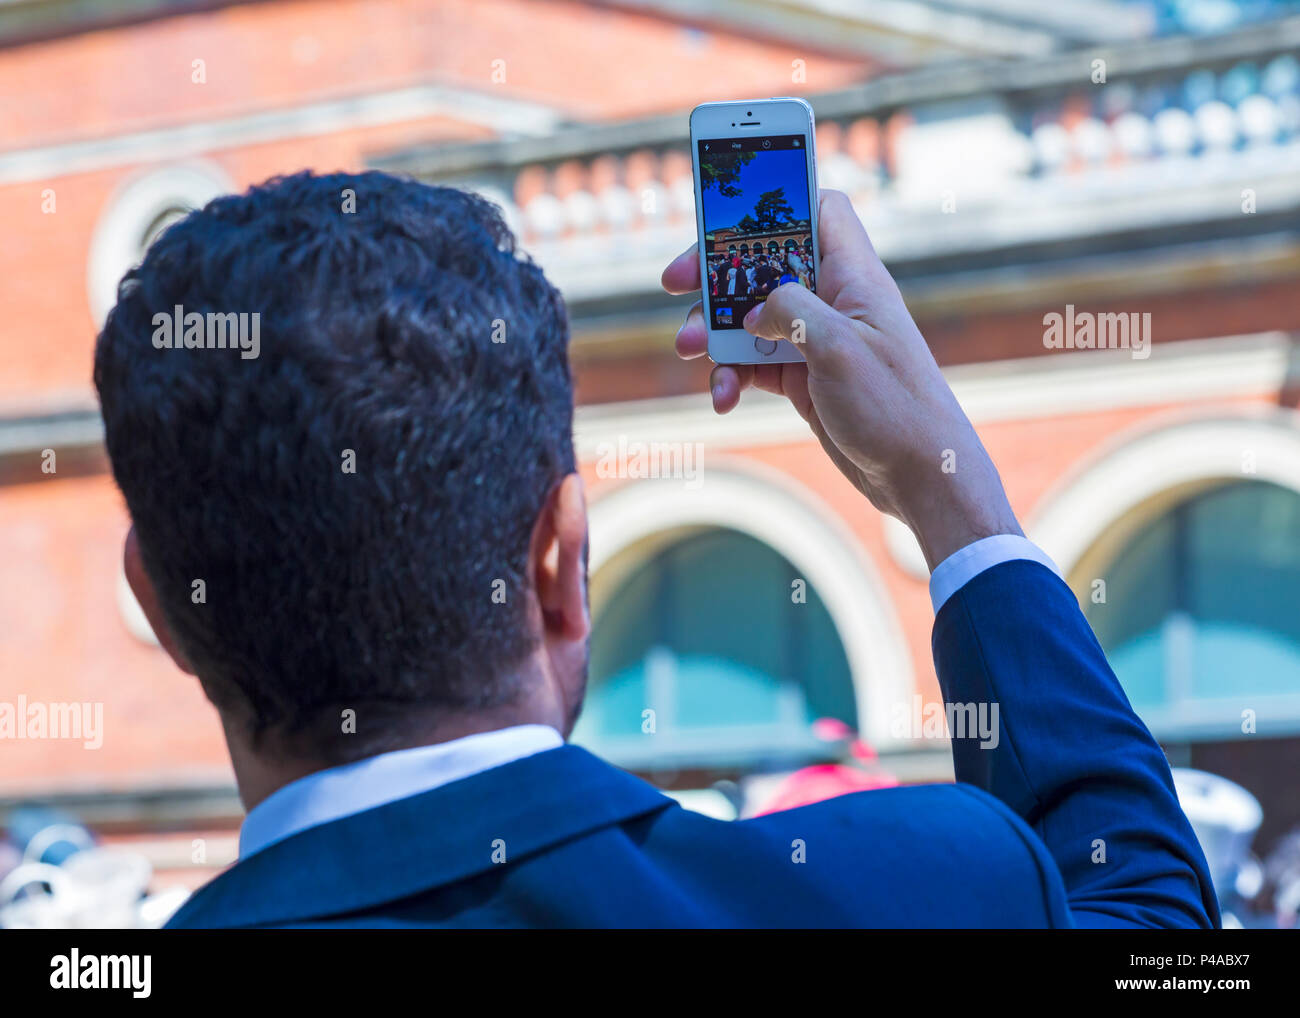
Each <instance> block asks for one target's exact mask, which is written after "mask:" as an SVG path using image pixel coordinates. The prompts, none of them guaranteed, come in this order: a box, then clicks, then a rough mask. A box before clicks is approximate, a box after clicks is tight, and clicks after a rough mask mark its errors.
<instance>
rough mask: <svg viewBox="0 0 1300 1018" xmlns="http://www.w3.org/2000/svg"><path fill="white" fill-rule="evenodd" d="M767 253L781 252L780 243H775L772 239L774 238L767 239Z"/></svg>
mask: <svg viewBox="0 0 1300 1018" xmlns="http://www.w3.org/2000/svg"><path fill="white" fill-rule="evenodd" d="M767 253H768V254H770V255H774V254H780V253H781V245H780V244H778V243H777V242H776V241H774V240H769V241H768V242H767Z"/></svg>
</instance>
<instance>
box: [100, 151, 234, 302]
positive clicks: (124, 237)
mask: <svg viewBox="0 0 1300 1018" xmlns="http://www.w3.org/2000/svg"><path fill="white" fill-rule="evenodd" d="M233 186H234V184H233V183H232V181H231V180H230V178H229V177H227V176H226V174H225V173H224V172H223V171H222V170H221V168H220V167H218V166H213V165H211V164H208V163H187V164H184V165H174V166H166V167H162V168H160V169H155V170H151V171H148V172H145V173H142V174H139V175H137V176H134V177H131V178H130V179H129V180H127V181H126V182H125V183H124V184H123V185H122V186H121V187H119V188H118V189H117V191H116V192H115V193H114V194H113V195H112V196H111V197H110V198H109V200H108V203H107V204H106V205H105V207H104V211H103V212H102V213H101V214H100V217H99V222H98V223H96V224H95V232H94V235H93V236H92V237H91V240H90V252H89V256H88V259H87V263H86V290H87V295H88V297H89V298H90V311H91V314H92V315H93V316H94V319H95V325H96V327H98V326H99V325H100V324H102V323H103V321H104V318H105V316H107V314H108V312H109V311H110V310H111V309H112V307H113V305H114V304H115V303H116V302H117V284H118V283H119V282H120V281H121V279H122V276H123V274H125V272H126V271H127V270H128V269H130V268H131V267H132V266H134V265H135V264H137V263H138V262H139V261H140V258H141V255H142V254H143V250H142V243H143V241H144V239H145V231H146V230H148V229H149V227H150V226H151V225H152V224H153V222H154V221H155V220H156V219H157V218H158V217H159V216H160V215H162V214H163V213H164V212H167V211H168V210H170V209H176V208H181V209H195V208H200V207H201V206H203V205H206V204H207V203H208V202H210V201H211V200H212V199H213V198H216V197H217V196H218V195H222V194H228V193H229V192H230V191H231V189H232V188H233Z"/></svg>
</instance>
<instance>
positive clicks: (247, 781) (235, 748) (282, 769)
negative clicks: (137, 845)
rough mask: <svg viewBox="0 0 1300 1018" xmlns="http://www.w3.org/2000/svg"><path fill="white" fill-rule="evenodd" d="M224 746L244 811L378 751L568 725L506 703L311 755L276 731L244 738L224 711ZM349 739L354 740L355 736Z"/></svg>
mask: <svg viewBox="0 0 1300 1018" xmlns="http://www.w3.org/2000/svg"><path fill="white" fill-rule="evenodd" d="M221 720H222V726H223V728H224V729H225V733H226V745H227V747H228V748H229V750H230V761H231V764H232V766H233V767H234V770H235V780H236V782H237V783H238V785H239V797H240V799H241V800H242V802H243V804H244V809H245V810H251V809H252V808H253V807H254V806H256V805H257V804H258V803H260V802H261V801H262V800H264V799H265V798H267V797H268V796H269V795H271V793H273V792H275V791H276V790H277V789H279V788H282V787H284V786H285V785H287V784H289V783H290V782H292V781H297V780H298V779H299V778H304V777H306V776H307V775H308V774H314V773H316V772H317V771H322V770H325V769H327V768H329V767H337V766H340V765H342V764H347V763H354V762H355V761H357V760H364V759H366V758H368V757H372V756H378V755H379V754H380V753H390V752H394V751H396V750H401V749H414V748H416V747H417V746H433V745H437V744H439V743H444V742H451V741H452V740H453V739H461V738H464V737H465V736H467V735H478V734H479V733H482V732H493V731H497V730H499V729H502V728H511V727H513V726H515V725H527V724H541V725H547V726H549V727H551V728H554V729H556V730H557V731H559V732H560V733H561V735H565V736H567V727H568V726H567V724H566V721H565V719H564V718H563V714H562V712H557V711H554V710H542V709H538V705H536V704H531V705H520V704H516V705H510V706H509V707H503V708H500V709H497V710H488V711H482V712H478V713H475V714H472V715H454V716H451V717H447V716H441V717H439V718H438V719H437V720H436V721H434V720H433V719H432V718H430V719H428V721H427V723H425V724H421V723H420V721H419V718H418V716H411V717H408V718H406V719H405V720H404V722H403V724H402V725H401V726H400V728H395V727H388V728H386V729H385V730H384V731H383V732H381V733H380V735H379V737H378V738H373V739H368V740H367V741H365V742H361V741H359V740H358V742H357V743H356V745H357V751H356V752H354V753H347V752H344V753H329V754H325V753H319V752H316V753H313V752H310V751H307V750H304V748H303V747H302V746H301V745H300V740H287V739H284V738H280V737H277V735H276V733H275V732H269V733H264V734H263V735H261V736H260V737H259V738H258V739H257V740H256V743H255V744H254V742H253V741H251V740H250V739H249V738H248V735H247V728H246V727H245V726H243V725H242V724H241V723H240V722H239V721H236V720H233V719H231V718H230V717H228V716H227V715H225V714H223V715H222V719H221ZM351 738H353V739H356V738H357V736H356V735H352V736H351Z"/></svg>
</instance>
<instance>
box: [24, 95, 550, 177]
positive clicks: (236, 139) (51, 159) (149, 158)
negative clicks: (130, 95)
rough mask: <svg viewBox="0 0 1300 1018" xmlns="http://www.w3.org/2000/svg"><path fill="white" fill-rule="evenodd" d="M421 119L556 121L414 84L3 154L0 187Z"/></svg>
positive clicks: (538, 129) (526, 129)
mask: <svg viewBox="0 0 1300 1018" xmlns="http://www.w3.org/2000/svg"><path fill="white" fill-rule="evenodd" d="M428 117H447V118H450V119H452V120H456V121H460V122H462V123H472V124H481V125H484V126H487V127H490V128H492V129H493V130H494V131H497V132H499V133H503V134H516V135H529V136H533V135H545V134H549V133H551V131H552V130H554V128H555V126H556V125H557V124H558V122H559V119H560V116H559V114H558V113H557V111H556V110H555V109H554V108H553V107H550V106H543V105H540V104H538V103H530V102H520V101H518V100H514V99H508V98H504V97H498V96H494V95H489V94H486V93H480V92H471V91H469V90H466V89H458V88H450V87H448V86H445V85H431V84H430V85H415V86H412V87H410V88H401V89H394V90H390V91H385V92H371V93H367V94H362V95H352V96H344V97H341V98H335V99H327V100H321V101H319V102H308V103H305V104H303V105H301V106H294V107H291V108H286V109H278V110H269V111H266V112H261V113H249V114H245V115H243V116H237V117H225V118H217V119H212V120H197V121H194V122H192V123H186V124H180V125H177V126H174V127H162V128H158V129H155V130H151V131H136V132H132V133H129V134H117V135H113V136H112V137H108V138H96V139H94V140H89V141H74V142H68V143H65V144H61V145H47V146H42V147H39V148H27V149H19V150H17V151H11V152H5V153H2V154H0V185H4V184H17V183H22V182H24V181H30V180H49V179H53V178H56V177H63V176H67V175H68V174H72V173H89V172H93V171H96V170H104V169H111V168H114V167H120V166H131V165H137V164H140V163H155V162H170V161H173V160H177V159H188V158H192V157H194V156H199V155H203V154H205V153H209V152H214V151H218V150H222V149H234V148H244V147H247V146H250V145H262V144H268V143H271V142H277V141H287V140H290V139H293V138H305V137H311V136H314V135H325V134H335V133H337V132H339V131H347V130H356V129H358V128H365V127H379V126H383V125H385V124H396V123H402V122H403V121H411V120H422V119H425V118H428Z"/></svg>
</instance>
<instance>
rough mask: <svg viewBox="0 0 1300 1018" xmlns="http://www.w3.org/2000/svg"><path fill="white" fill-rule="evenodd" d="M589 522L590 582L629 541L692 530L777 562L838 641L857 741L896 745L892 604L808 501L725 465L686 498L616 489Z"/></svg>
mask: <svg viewBox="0 0 1300 1018" xmlns="http://www.w3.org/2000/svg"><path fill="white" fill-rule="evenodd" d="M864 511H865V507H864ZM590 519H591V557H590V570H591V573H592V575H593V577H594V576H596V574H597V573H598V572H599V571H600V570H601V569H602V567H605V566H607V565H608V564H609V563H610V562H611V560H613V559H615V558H616V557H617V556H619V554H620V553H622V552H624V551H625V550H628V549H630V548H631V547H632V546H633V545H636V544H637V543H638V542H640V541H642V540H645V539H647V538H653V537H656V536H659V537H667V536H668V535H671V534H672V533H673V532H675V531H678V532H679V531H681V530H684V529H687V528H692V527H725V528H729V529H732V530H736V531H740V532H741V533H744V534H748V535H749V536H751V537H754V538H755V539H757V540H759V541H762V542H763V543H764V544H766V545H768V546H769V547H770V548H772V549H773V550H775V551H777V552H779V553H780V554H781V555H783V556H785V558H786V559H788V560H789V561H790V562H791V563H792V564H793V565H794V567H795V568H796V569H797V570H799V572H800V574H801V575H802V576H803V577H804V578H805V579H806V580H807V581H808V583H809V584H810V585H811V586H812V587H814V588H815V589H816V590H817V592H818V594H819V595H820V596H821V598H822V600H823V602H825V604H826V608H827V611H828V612H829V613H830V616H831V620H832V621H833V623H834V624H835V627H836V629H837V630H838V632H839V637H840V640H841V642H842V643H843V646H844V652H845V655H846V656H847V658H848V661H849V668H850V671H851V674H852V677H853V686H854V695H855V700H856V704H857V711H858V723H859V725H861V726H862V731H863V735H864V737H865V738H867V739H868V740H869V741H870V742H871V743H872V744H873V745H875V746H876V747H877V748H885V747H888V746H892V745H894V744H895V743H897V742H898V740H897V739H895V738H893V737H892V736H891V735H890V731H889V727H890V726H889V722H890V718H891V716H892V712H893V710H894V707H895V705H896V704H898V703H907V702H910V697H911V696H912V693H913V682H914V672H913V667H912V660H911V655H910V654H909V652H908V648H907V644H906V641H905V639H904V636H903V631H902V627H901V626H900V624H899V620H898V617H897V614H896V613H895V610H894V605H893V601H892V599H891V597H890V595H889V592H888V590H887V588H886V587H885V585H884V583H883V582H882V581H881V579H880V577H879V574H878V573H877V571H876V568H875V566H874V564H873V563H872V562H871V560H870V558H869V557H868V556H867V554H866V552H865V550H864V549H863V548H862V546H861V544H860V543H859V542H858V540H857V538H856V537H855V535H853V533H852V532H851V531H850V530H849V529H848V527H847V526H846V525H845V524H844V522H843V521H842V520H840V519H839V517H838V516H836V515H835V514H834V513H832V512H831V511H830V510H828V509H827V508H826V507H825V506H823V505H821V504H819V503H817V502H816V501H814V499H813V497H812V496H811V495H810V493H808V492H806V491H803V490H801V489H798V488H796V487H795V486H794V485H793V484H791V483H790V482H789V480H788V479H787V478H785V477H784V475H782V474H780V473H779V472H778V471H775V470H764V469H762V468H755V467H753V466H749V465H745V466H742V465H740V464H736V463H728V464H726V465H724V466H722V467H719V466H716V465H715V466H710V467H709V468H708V469H707V470H706V471H705V473H704V480H703V483H702V484H701V485H700V486H699V487H698V488H696V489H694V490H687V489H685V488H684V487H683V485H682V484H681V483H680V482H673V481H667V480H641V481H629V482H627V483H624V484H622V485H620V486H619V487H617V488H615V489H614V490H612V491H610V492H609V493H608V494H604V495H602V496H601V497H599V498H598V499H596V500H595V501H594V502H593V503H592V505H591V510H590Z"/></svg>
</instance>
